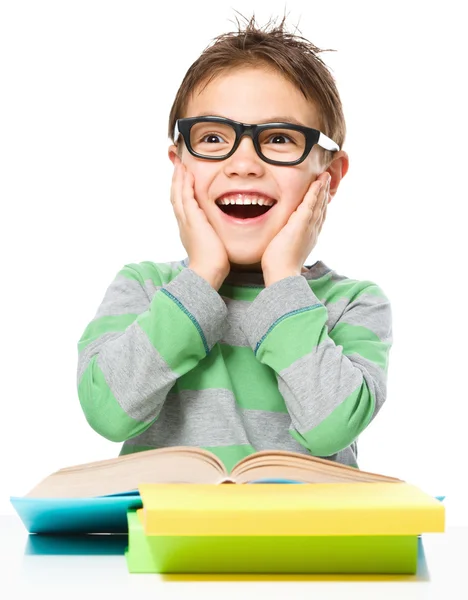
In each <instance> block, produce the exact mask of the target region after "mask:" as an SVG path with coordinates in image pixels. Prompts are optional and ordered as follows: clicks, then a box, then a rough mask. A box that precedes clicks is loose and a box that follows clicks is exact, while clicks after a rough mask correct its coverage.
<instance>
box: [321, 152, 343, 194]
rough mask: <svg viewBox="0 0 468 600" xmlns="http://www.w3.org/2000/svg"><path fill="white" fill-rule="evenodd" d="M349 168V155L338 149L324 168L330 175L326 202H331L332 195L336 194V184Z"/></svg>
mask: <svg viewBox="0 0 468 600" xmlns="http://www.w3.org/2000/svg"><path fill="white" fill-rule="evenodd" d="M348 169H349V157H348V154H347V153H346V152H345V151H344V150H340V151H339V152H337V153H336V155H335V156H334V158H333V160H332V161H331V163H330V164H329V165H328V167H327V168H326V171H328V172H329V173H330V175H331V180H330V198H329V200H328V202H331V199H332V197H333V196H334V195H335V194H336V192H337V190H338V186H339V185H340V182H341V180H342V179H343V177H344V176H345V175H346V173H347V172H348Z"/></svg>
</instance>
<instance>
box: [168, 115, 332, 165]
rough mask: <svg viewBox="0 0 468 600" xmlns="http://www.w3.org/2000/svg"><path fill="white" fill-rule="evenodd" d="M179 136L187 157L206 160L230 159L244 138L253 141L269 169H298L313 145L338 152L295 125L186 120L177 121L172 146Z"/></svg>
mask: <svg viewBox="0 0 468 600" xmlns="http://www.w3.org/2000/svg"><path fill="white" fill-rule="evenodd" d="M179 134H181V135H182V137H183V138H184V141H185V145H186V146H187V149H188V151H189V152H190V154H192V155H193V156H196V157H197V158H203V159H206V160H225V159H226V158H229V157H230V156H232V155H233V154H234V152H235V151H236V150H237V148H238V146H239V144H240V142H241V139H242V137H243V136H244V135H248V136H249V137H250V138H251V139H252V142H253V145H254V148H255V151H256V152H257V154H258V156H259V157H260V158H261V159H262V160H264V161H265V162H267V163H269V164H271V165H298V164H299V163H301V162H302V161H303V160H305V159H306V157H307V155H308V154H309V152H310V151H311V150H312V148H313V146H314V145H315V144H318V145H319V146H321V147H322V148H324V149H325V150H331V151H332V152H335V151H337V150H339V149H340V148H339V146H338V144H336V143H335V142H334V141H333V140H332V139H330V138H329V137H328V136H326V135H325V134H324V133H322V132H321V131H319V130H318V129H312V128H311V127H305V126H303V125H296V124H294V123H262V124H261V125H249V124H247V123H240V122H239V121H233V120H232V119H226V118H224V117H209V116H206V117H187V118H185V119H178V120H177V121H176V124H175V127H174V142H175V143H177V139H178V137H179Z"/></svg>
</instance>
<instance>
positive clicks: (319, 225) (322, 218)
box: [317, 204, 328, 233]
mask: <svg viewBox="0 0 468 600" xmlns="http://www.w3.org/2000/svg"><path fill="white" fill-rule="evenodd" d="M327 207H328V204H325V208H324V209H323V211H322V213H321V214H320V217H319V218H318V220H317V231H318V233H320V231H321V230H322V226H323V224H324V222H325V217H326V216H327Z"/></svg>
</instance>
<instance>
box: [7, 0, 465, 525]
mask: <svg viewBox="0 0 468 600" xmlns="http://www.w3.org/2000/svg"><path fill="white" fill-rule="evenodd" d="M264 4H265V3H263V2H258V3H257V6H255V3H252V1H240V0H237V1H233V0H230V1H229V2H227V1H224V0H216V1H206V0H205V1H203V0H198V1H197V2H180V1H179V2H159V1H156V0H153V1H146V2H142V1H127V2H121V1H116V0H112V1H102V0H92V1H88V0H80V1H67V2H63V1H56V2H51V1H45V0H41V2H36V1H31V2H24V1H19V0H11V1H10V2H8V1H3V2H1V3H0V86H1V90H0V91H1V93H0V199H1V220H0V223H1V254H2V276H1V295H0V297H1V303H2V304H1V315H2V317H3V322H2V328H1V333H2V360H1V363H0V364H1V402H2V404H1V407H2V417H1V424H2V428H1V429H2V431H1V437H0V460H1V472H2V476H1V478H0V513H13V512H14V511H13V508H12V507H11V505H10V502H9V496H10V495H22V494H25V493H27V492H28V491H29V489H30V488H32V487H33V486H34V485H35V484H36V483H37V482H38V481H39V480H40V479H42V478H43V477H45V476H46V475H48V474H49V473H51V472H53V471H55V470H57V469H59V468H61V467H64V466H69V465H73V464H79V463H83V462H87V461H92V460H99V459H104V458H110V457H114V456H116V455H117V454H118V452H119V450H120V447H121V444H120V443H118V444H117V443H113V442H110V441H108V440H106V439H104V438H101V437H100V436H99V435H98V434H97V433H95V432H94V431H93V430H92V429H91V428H90V426H89V425H88V424H87V422H86V420H85V418H84V415H83V413H82V411H81V408H80V404H79V400H78V395H77V390H76V367H77V342H78V340H79V338H80V337H81V335H82V333H83V331H84V329H85V328H86V326H87V324H88V322H89V321H90V320H91V319H92V318H93V316H94V314H95V312H96V310H97V308H98V306H99V304H100V302H101V300H102V298H103V295H104V292H105V290H106V289H107V286H108V285H109V284H110V282H111V281H112V280H113V278H114V276H115V275H116V273H117V272H118V270H119V269H120V268H121V267H122V266H123V265H124V264H126V263H130V262H140V261H143V260H152V261H154V262H164V261H169V260H178V259H182V258H184V257H185V256H186V253H185V249H184V247H183V246H182V243H181V242H180V238H179V235H178V227H177V222H176V220H175V216H174V214H173V211H172V206H171V204H170V201H169V190H170V181H171V176H172V165H171V163H170V162H169V159H168V157H167V147H168V144H169V141H168V138H167V122H168V116H169V110H170V108H171V105H172V102H173V99H174V96H175V94H176V91H177V88H178V86H179V85H180V82H181V80H182V78H183V76H184V74H185V72H186V70H187V69H188V67H189V66H190V65H191V64H192V62H193V61H194V60H195V59H196V58H197V56H198V55H199V54H200V52H201V51H202V50H203V49H204V48H205V47H206V46H207V45H208V44H209V43H210V41H211V40H212V39H213V38H214V37H215V36H216V35H218V34H220V33H223V32H226V31H230V30H233V29H236V28H237V26H236V24H235V17H236V13H235V12H234V11H235V9H236V10H238V11H239V12H240V13H242V14H243V15H245V16H246V17H250V16H251V13H252V10H255V14H256V17H257V19H258V21H259V22H260V24H262V25H264V24H265V23H266V22H267V21H268V19H269V17H276V16H282V15H283V13H284V11H285V8H286V12H287V13H289V16H288V23H289V28H290V30H293V29H294V27H295V26H296V25H298V27H299V30H300V33H301V34H302V35H304V36H305V37H307V38H309V39H310V40H311V41H313V43H314V44H316V45H317V46H319V47H320V48H325V49H327V48H332V49H334V50H336V52H324V53H323V54H321V58H322V59H323V60H324V61H325V62H326V64H327V65H328V66H329V67H330V68H331V69H332V73H333V75H334V77H335V79H336V81H337V85H338V88H339V91H340V94H341V97H342V101H343V105H344V111H345V117H346V121H347V127H348V135H347V138H346V141H345V144H344V146H343V149H344V150H346V151H347V152H348V154H349V158H350V169H349V172H348V174H347V175H346V177H345V178H344V179H343V181H342V183H341V185H340V188H339V190H338V193H337V195H336V197H335V198H334V200H333V201H332V203H331V204H330V205H329V207H328V211H327V220H326V222H325V224H324V227H323V229H322V233H321V235H320V238H319V242H318V244H317V246H316V247H315V249H314V250H313V251H312V253H311V256H310V260H309V261H308V263H307V264H310V263H311V262H315V260H318V259H321V260H323V261H324V262H325V263H326V264H327V265H328V266H330V267H332V268H333V269H335V270H336V271H338V273H340V274H343V275H346V276H347V277H350V278H357V279H368V280H372V281H374V282H376V283H377V284H378V285H380V286H381V287H382V289H383V290H384V291H385V293H386V294H387V295H388V297H389V299H390V301H391V304H392V310H393V331H394V345H393V348H392V350H391V355H390V367H389V381H388V397H387V402H386V404H385V406H384V408H383V409H382V410H381V412H380V414H379V416H378V417H377V419H376V420H375V421H374V422H373V423H372V424H371V426H370V427H369V428H368V429H367V430H366V431H365V432H363V433H362V434H361V436H360V440H359V466H360V468H361V469H364V470H371V471H375V472H380V473H384V474H388V475H393V476H396V477H400V478H402V479H405V480H406V481H408V482H410V483H413V484H415V485H418V486H420V487H422V488H423V489H424V490H425V491H427V492H428V493H431V494H434V495H439V494H441V495H444V494H445V495H446V496H447V500H446V506H447V523H448V524H465V525H466V524H467V523H468V520H467V519H468V517H467V516H466V513H465V512H464V510H463V508H464V504H465V503H466V501H467V499H468V496H467V483H466V477H467V475H466V471H467V469H466V463H465V460H466V457H467V452H466V441H465V440H466V431H467V416H468V411H467V400H468V398H467V388H466V368H467V362H466V355H465V352H466V344H467V325H466V322H467V321H466V303H467V300H468V297H467V294H466V290H467V287H466V256H467V243H466V223H467V221H466V219H465V218H464V215H465V214H466V209H465V206H466V203H467V197H466V196H467V192H466V184H465V177H466V165H467V158H468V156H467V151H466V140H467V133H468V131H467V130H468V127H467V117H466V114H467V113H466V110H467V109H466V107H467V105H468V97H467V93H466V91H465V90H466V62H467V58H468V56H467V50H466V44H465V43H464V42H463V39H464V37H465V33H466V32H465V27H464V19H463V18H462V13H461V11H462V7H463V3H462V2H456V1H453V2H448V1H445V2H414V1H413V2H410V1H408V0H406V1H404V2H396V1H395V0H393V1H392V2H388V3H385V4H384V3H383V2H372V1H369V2H362V1H361V2H359V1H356V0H353V2H349V1H347V0H343V1H339V0H334V1H333V2H313V1H307V2H306V1H303V2H302V1H301V2H299V1H292V0H290V1H289V2H288V3H287V4H285V3H284V2H276V1H273V0H269V2H268V3H267V7H268V10H266V9H265V8H264ZM463 257H464V260H463ZM462 471H463V474H462Z"/></svg>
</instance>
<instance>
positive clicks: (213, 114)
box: [194, 112, 309, 127]
mask: <svg viewBox="0 0 468 600" xmlns="http://www.w3.org/2000/svg"><path fill="white" fill-rule="evenodd" d="M194 117H222V118H223V119H229V118H230V117H226V116H225V115H220V114H219V113H216V112H210V113H204V114H200V115H194ZM235 120H236V119H232V121H235ZM264 123H292V124H293V125H300V126H301V127H309V125H305V124H304V123H301V122H300V121H298V120H297V119H295V118H294V117H285V116H275V117H270V118H269V119H263V120H262V121H259V122H258V123H257V125H262V124H264Z"/></svg>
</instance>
